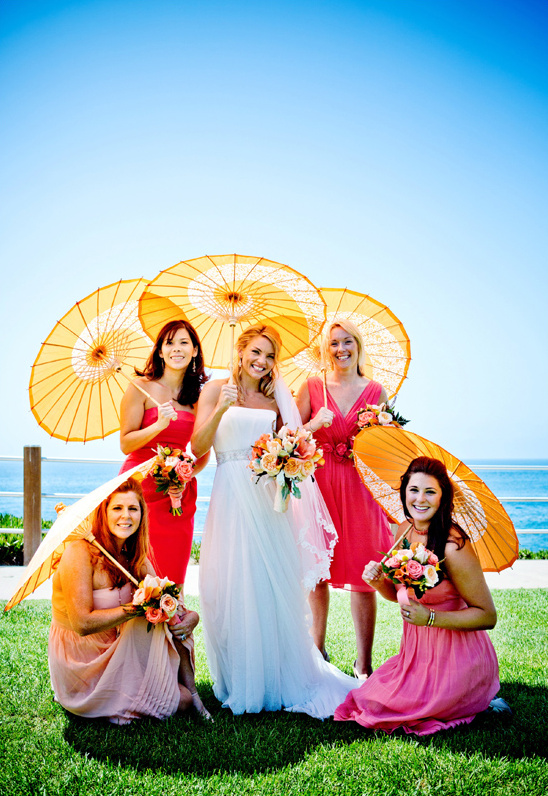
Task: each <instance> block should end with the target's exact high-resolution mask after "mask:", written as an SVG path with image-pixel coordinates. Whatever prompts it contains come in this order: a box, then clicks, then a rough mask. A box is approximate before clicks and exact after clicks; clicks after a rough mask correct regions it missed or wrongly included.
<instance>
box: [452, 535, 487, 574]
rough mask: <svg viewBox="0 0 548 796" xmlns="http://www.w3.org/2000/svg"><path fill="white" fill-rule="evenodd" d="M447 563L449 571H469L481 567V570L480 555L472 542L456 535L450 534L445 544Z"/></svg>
mask: <svg viewBox="0 0 548 796" xmlns="http://www.w3.org/2000/svg"><path fill="white" fill-rule="evenodd" d="M463 541H464V544H463ZM445 564H446V566H447V569H448V571H449V572H451V571H454V570H463V569H466V570H468V571H475V570H476V569H479V570H480V571H481V566H480V563H479V560H478V557H477V555H476V554H475V552H474V548H473V547H472V544H471V542H470V541H469V540H468V539H466V540H462V539H459V537H458V536H456V535H450V537H449V539H448V541H447V544H446V545H445Z"/></svg>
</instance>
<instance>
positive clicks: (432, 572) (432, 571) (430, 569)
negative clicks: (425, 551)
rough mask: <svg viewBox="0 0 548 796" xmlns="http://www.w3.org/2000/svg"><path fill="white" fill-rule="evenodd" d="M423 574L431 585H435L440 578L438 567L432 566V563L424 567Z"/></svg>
mask: <svg viewBox="0 0 548 796" xmlns="http://www.w3.org/2000/svg"><path fill="white" fill-rule="evenodd" d="M422 574H423V576H424V578H425V580H426V582H427V583H428V585H429V586H435V585H436V583H437V582H438V580H439V576H438V573H437V572H436V567H434V566H432V564H428V565H427V566H425V567H424V569H423V571H422Z"/></svg>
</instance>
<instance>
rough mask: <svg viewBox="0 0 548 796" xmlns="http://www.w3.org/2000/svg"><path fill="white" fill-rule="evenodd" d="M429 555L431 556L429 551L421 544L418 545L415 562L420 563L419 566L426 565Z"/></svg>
mask: <svg viewBox="0 0 548 796" xmlns="http://www.w3.org/2000/svg"><path fill="white" fill-rule="evenodd" d="M429 555H430V553H429V551H428V550H427V549H426V547H425V546H424V545H423V544H422V542H421V543H420V544H419V545H417V549H416V550H415V555H414V556H413V558H415V560H416V561H418V562H419V564H426V562H427V561H428V557H429Z"/></svg>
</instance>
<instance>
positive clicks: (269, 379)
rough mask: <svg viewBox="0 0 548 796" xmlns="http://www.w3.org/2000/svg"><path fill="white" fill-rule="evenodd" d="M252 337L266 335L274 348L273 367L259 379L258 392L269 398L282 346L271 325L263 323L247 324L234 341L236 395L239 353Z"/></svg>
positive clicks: (239, 362)
mask: <svg viewBox="0 0 548 796" xmlns="http://www.w3.org/2000/svg"><path fill="white" fill-rule="evenodd" d="M254 337H266V339H267V340H268V341H269V342H270V343H271V344H272V348H273V349H274V367H273V368H272V370H271V371H270V373H268V374H267V375H266V376H263V378H262V379H260V381H259V392H262V393H263V395H266V397H267V398H271V397H272V396H273V395H274V381H275V379H276V377H277V375H278V357H279V356H280V350H281V347H282V340H281V337H280V335H279V334H278V332H277V331H276V329H274V327H273V326H266V325H265V324H262V323H257V324H255V325H254V326H249V327H248V328H247V329H244V331H243V332H242V333H241V335H240V336H239V337H238V340H237V341H236V352H237V356H236V357H234V366H233V370H232V376H233V378H234V383H235V385H236V387H237V388H238V395H240V393H241V383H242V382H241V377H242V366H241V353H242V351H244V350H245V349H246V348H247V346H248V345H249V343H250V342H251V341H252V340H253V338H254Z"/></svg>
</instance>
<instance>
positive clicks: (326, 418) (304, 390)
mask: <svg viewBox="0 0 548 796" xmlns="http://www.w3.org/2000/svg"><path fill="white" fill-rule="evenodd" d="M295 401H296V404H297V409H298V410H299V413H300V415H301V419H302V421H303V423H304V424H305V426H306V428H307V429H309V430H310V431H312V432H314V431H317V430H318V429H319V428H322V426H330V425H331V423H332V422H333V412H332V411H331V409H328V408H327V407H326V406H322V407H320V409H318V411H317V413H316V415H315V417H314V418H311V415H312V404H311V403H310V391H309V389H308V381H305V382H304V384H301V386H300V387H299V392H298V393H297V397H296V399H295Z"/></svg>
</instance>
